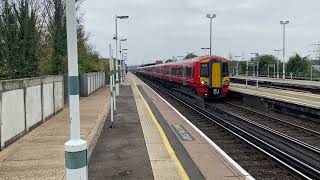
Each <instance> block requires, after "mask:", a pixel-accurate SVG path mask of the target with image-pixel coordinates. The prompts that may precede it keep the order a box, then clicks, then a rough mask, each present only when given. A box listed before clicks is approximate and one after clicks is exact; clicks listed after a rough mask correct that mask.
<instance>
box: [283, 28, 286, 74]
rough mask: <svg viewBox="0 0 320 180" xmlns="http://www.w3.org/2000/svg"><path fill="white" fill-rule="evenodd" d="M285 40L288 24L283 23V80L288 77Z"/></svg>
mask: <svg viewBox="0 0 320 180" xmlns="http://www.w3.org/2000/svg"><path fill="white" fill-rule="evenodd" d="M285 40H286V24H285V23H284V24H283V49H282V50H283V56H282V61H283V62H282V74H283V80H285V79H286V70H285V52H286V49H285V48H286V45H285Z"/></svg>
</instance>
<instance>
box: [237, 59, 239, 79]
mask: <svg viewBox="0 0 320 180" xmlns="http://www.w3.org/2000/svg"><path fill="white" fill-rule="evenodd" d="M237 76H239V61H238V60H237Z"/></svg>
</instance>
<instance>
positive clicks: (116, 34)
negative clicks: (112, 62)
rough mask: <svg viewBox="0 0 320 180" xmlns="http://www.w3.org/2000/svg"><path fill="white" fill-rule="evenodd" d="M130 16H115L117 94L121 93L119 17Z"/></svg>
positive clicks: (126, 17)
mask: <svg viewBox="0 0 320 180" xmlns="http://www.w3.org/2000/svg"><path fill="white" fill-rule="evenodd" d="M128 18H129V16H117V15H116V16H115V28H116V29H115V30H116V33H115V36H114V38H113V39H114V40H115V41H116V95H117V96H118V95H119V88H120V85H119V63H118V19H128Z"/></svg>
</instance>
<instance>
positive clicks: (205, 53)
mask: <svg viewBox="0 0 320 180" xmlns="http://www.w3.org/2000/svg"><path fill="white" fill-rule="evenodd" d="M201 50H204V55H205V56H206V55H207V50H210V48H201Z"/></svg>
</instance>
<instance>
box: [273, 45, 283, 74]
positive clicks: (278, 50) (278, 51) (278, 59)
mask: <svg viewBox="0 0 320 180" xmlns="http://www.w3.org/2000/svg"><path fill="white" fill-rule="evenodd" d="M273 51H275V52H277V78H278V79H279V69H280V67H279V62H280V58H279V56H280V51H282V50H281V49H274V50H273Z"/></svg>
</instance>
